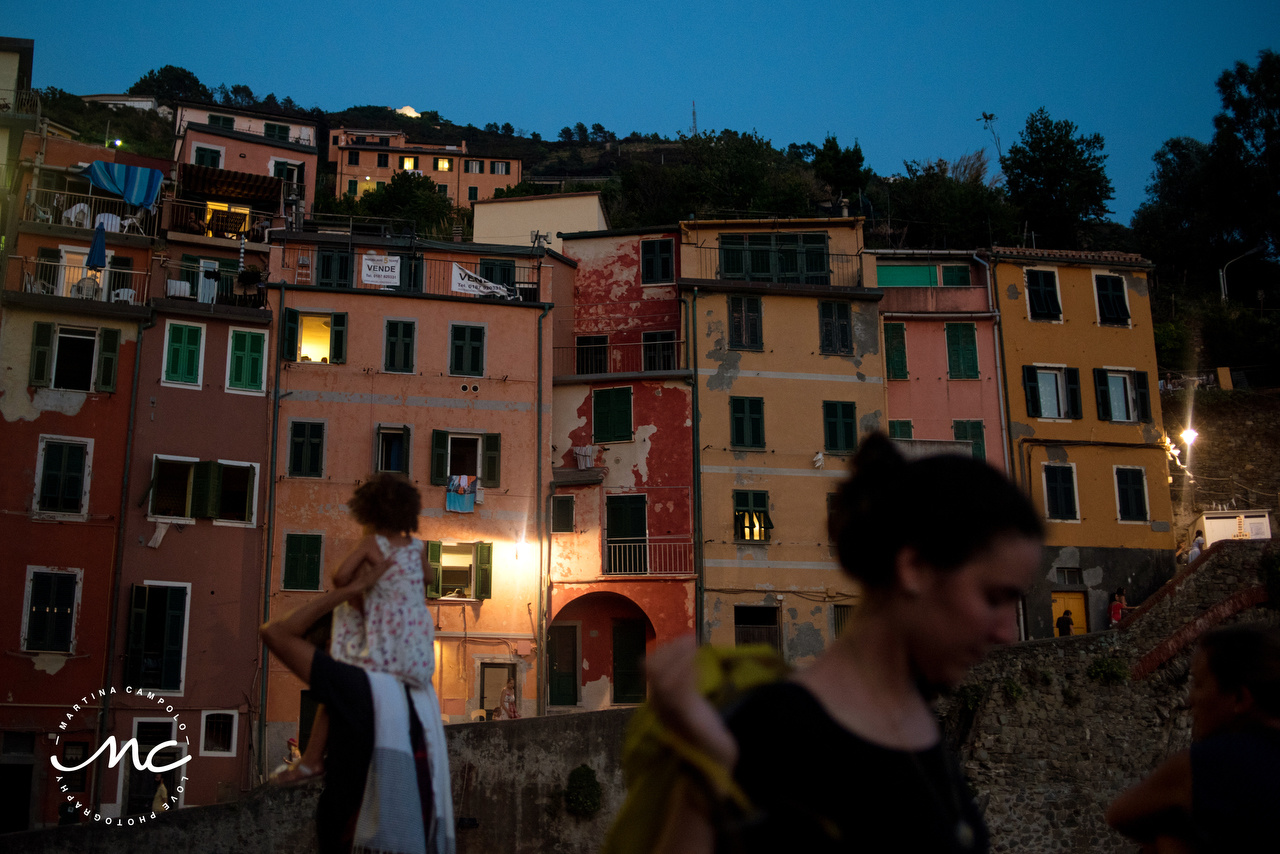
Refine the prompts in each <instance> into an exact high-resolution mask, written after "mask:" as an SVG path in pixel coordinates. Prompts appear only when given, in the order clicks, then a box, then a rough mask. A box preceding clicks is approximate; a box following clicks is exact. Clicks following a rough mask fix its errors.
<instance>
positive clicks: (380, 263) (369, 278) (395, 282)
mask: <svg viewBox="0 0 1280 854" xmlns="http://www.w3.org/2000/svg"><path fill="white" fill-rule="evenodd" d="M361 260H362V262H363V264H362V266H361V268H360V282H361V283H362V284H366V285H372V286H373V287H375V288H398V287H400V258H399V257H398V256H396V255H363V256H361Z"/></svg>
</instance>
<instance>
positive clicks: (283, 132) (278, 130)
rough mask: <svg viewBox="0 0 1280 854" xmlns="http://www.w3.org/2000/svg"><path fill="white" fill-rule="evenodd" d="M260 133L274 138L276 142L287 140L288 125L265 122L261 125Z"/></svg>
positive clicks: (268, 137)
mask: <svg viewBox="0 0 1280 854" xmlns="http://www.w3.org/2000/svg"><path fill="white" fill-rule="evenodd" d="M262 135H263V136H264V137H266V138H267V139H274V140H276V141H277V142H288V141H289V126H288V125H278V124H274V123H272V122H265V123H264V124H263V125H262Z"/></svg>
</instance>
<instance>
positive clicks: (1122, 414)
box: [1093, 368, 1151, 421]
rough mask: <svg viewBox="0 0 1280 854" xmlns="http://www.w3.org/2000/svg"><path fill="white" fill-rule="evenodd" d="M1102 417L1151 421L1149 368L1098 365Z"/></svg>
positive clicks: (1096, 378)
mask: <svg viewBox="0 0 1280 854" xmlns="http://www.w3.org/2000/svg"><path fill="white" fill-rule="evenodd" d="M1093 388H1094V399H1095V400H1096V401H1097V404H1098V420H1099V421H1150V420H1151V389H1150V386H1149V385H1148V380H1147V372H1146V371H1130V370H1125V369H1122V368H1094V370H1093Z"/></svg>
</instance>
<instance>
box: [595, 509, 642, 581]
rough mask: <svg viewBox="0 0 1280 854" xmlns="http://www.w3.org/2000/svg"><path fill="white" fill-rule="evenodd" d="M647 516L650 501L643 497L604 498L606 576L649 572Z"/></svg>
mask: <svg viewBox="0 0 1280 854" xmlns="http://www.w3.org/2000/svg"><path fill="white" fill-rule="evenodd" d="M648 512H649V508H648V497H647V496H646V495H644V494H642V493H641V494H637V493H631V494H628V495H606V496H605V497H604V531H605V546H606V560H605V565H604V571H605V574H606V575H645V574H647V573H648V572H649V517H648Z"/></svg>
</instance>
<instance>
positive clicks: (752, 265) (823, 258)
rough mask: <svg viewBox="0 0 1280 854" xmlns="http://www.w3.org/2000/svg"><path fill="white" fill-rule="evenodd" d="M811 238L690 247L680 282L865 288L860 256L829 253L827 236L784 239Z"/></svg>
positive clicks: (751, 237) (725, 238)
mask: <svg viewBox="0 0 1280 854" xmlns="http://www.w3.org/2000/svg"><path fill="white" fill-rule="evenodd" d="M808 236H809V235H804V234H794V235H788V234H760V235H755V234H748V235H733V234H725V235H722V236H721V239H720V245H719V246H685V247H684V248H683V252H682V257H681V262H682V263H681V270H680V278H681V279H706V280H720V281H736V282H772V283H775V284H779V285H790V286H792V287H819V288H857V287H861V285H862V272H861V264H860V261H861V257H860V256H858V255H837V254H833V253H831V252H828V251H827V247H826V241H825V237H826V236H825V235H822V237H823V242H822V243H821V244H817V243H816V242H815V243H813V244H806V243H804V242H801V241H800V240H796V241H791V242H790V243H788V242H786V241H785V240H784V239H785V238H804V237H808ZM734 238H745V239H744V240H735V239H734Z"/></svg>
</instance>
